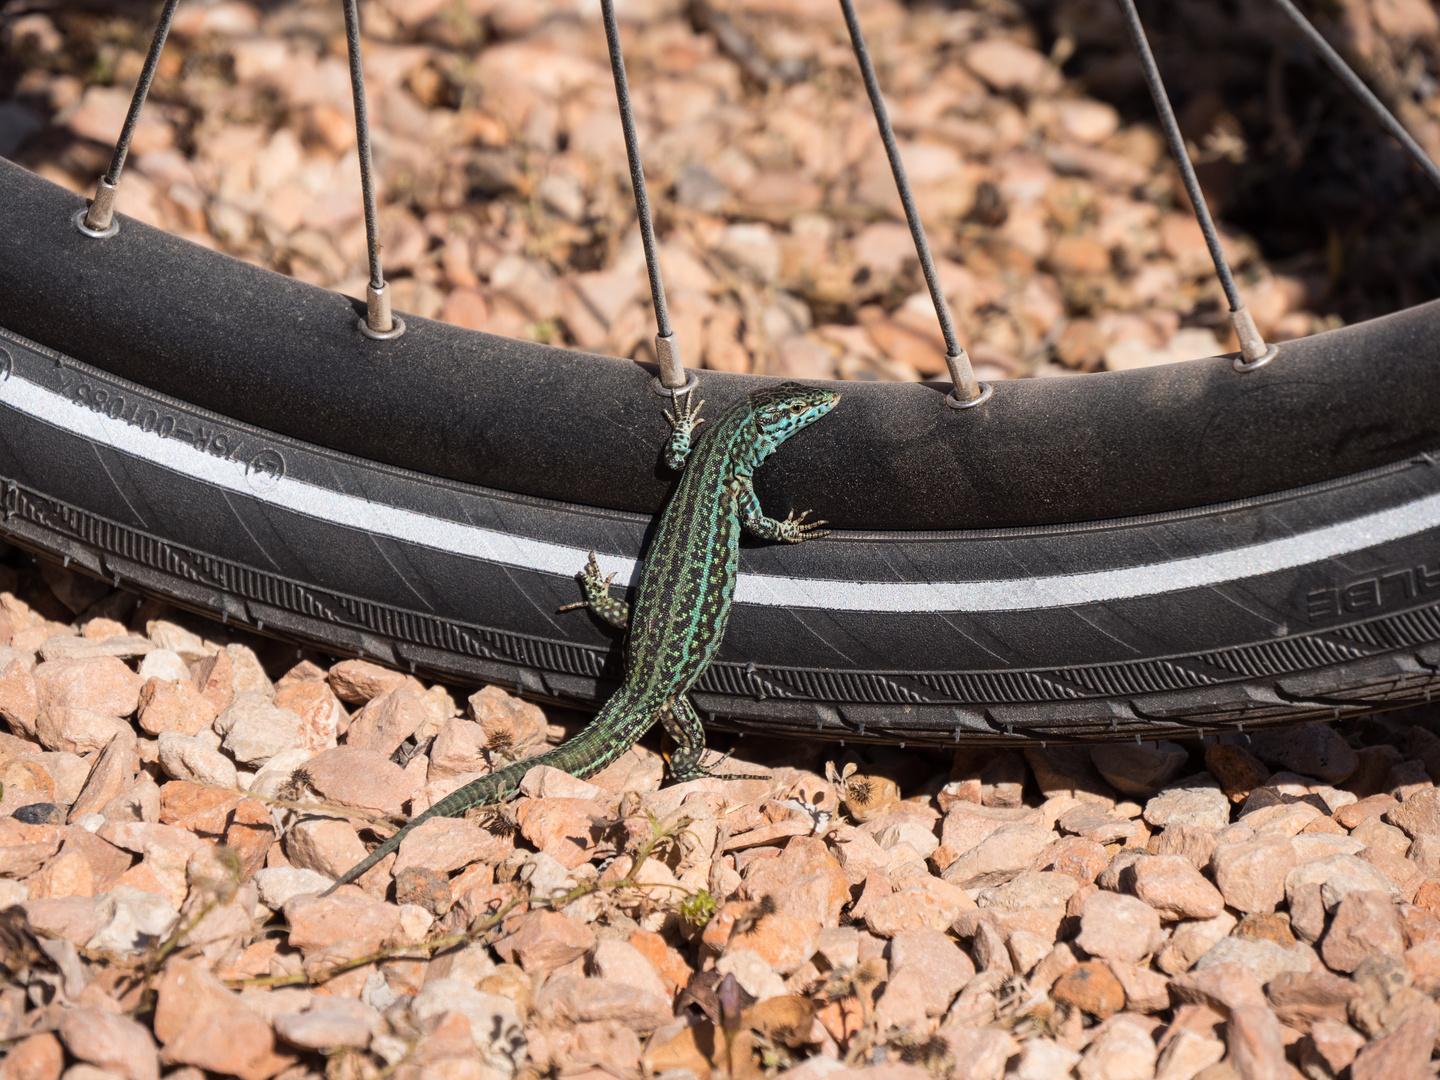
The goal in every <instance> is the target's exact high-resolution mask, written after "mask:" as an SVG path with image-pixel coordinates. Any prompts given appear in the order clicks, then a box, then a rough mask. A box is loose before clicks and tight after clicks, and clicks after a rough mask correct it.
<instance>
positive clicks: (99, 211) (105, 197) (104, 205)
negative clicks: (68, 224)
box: [75, 176, 120, 240]
mask: <svg viewBox="0 0 1440 1080" xmlns="http://www.w3.org/2000/svg"><path fill="white" fill-rule="evenodd" d="M118 190H119V185H118V184H112V183H110V181H108V180H106V179H105V178H104V177H103V176H102V177H101V178H100V179H99V180H98V181H97V182H96V184H95V198H93V199H91V200H90V207H89V209H87V210H81V211H80V212H79V213H77V214H76V215H75V228H77V229H79V230H80V231H81V232H82V233H84V234H85V235H86V236H89V237H92V238H93V239H96V240H103V239H105V238H106V237H107V236H114V235H115V234H116V233H117V232H119V230H120V223H119V222H118V221H116V220H115V193H116V192H117V191H118Z"/></svg>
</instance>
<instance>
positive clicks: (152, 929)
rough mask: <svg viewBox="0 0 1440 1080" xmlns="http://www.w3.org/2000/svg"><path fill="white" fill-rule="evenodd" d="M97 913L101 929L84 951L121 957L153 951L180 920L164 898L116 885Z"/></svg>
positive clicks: (101, 901)
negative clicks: (107, 953)
mask: <svg viewBox="0 0 1440 1080" xmlns="http://www.w3.org/2000/svg"><path fill="white" fill-rule="evenodd" d="M96 816H97V817H98V816H99V815H96ZM101 820H102V821H103V820H104V819H101ZM99 912H100V928H99V929H98V930H96V931H95V934H94V936H93V937H91V938H90V940H89V941H87V942H86V943H85V948H86V949H89V950H92V951H95V952H109V953H118V954H123V955H132V954H135V953H141V952H145V951H147V950H150V949H153V948H154V947H155V946H156V945H158V944H159V943H160V942H162V941H164V940H165V936H166V935H167V934H169V933H170V931H171V930H172V929H173V928H174V926H175V920H176V919H178V918H179V917H180V913H179V912H178V911H176V910H175V909H174V908H173V907H171V906H170V903H169V901H167V900H166V899H165V897H163V896H157V895H156V894H155V893H148V892H141V891H140V890H139V889H136V888H133V887H131V886H129V885H117V886H115V888H114V889H112V890H111V891H110V892H109V894H107V895H106V896H105V897H104V898H102V899H101V900H100V902H99Z"/></svg>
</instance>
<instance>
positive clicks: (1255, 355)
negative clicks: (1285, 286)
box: [1230, 305, 1280, 372]
mask: <svg viewBox="0 0 1440 1080" xmlns="http://www.w3.org/2000/svg"><path fill="white" fill-rule="evenodd" d="M1230 325H1231V326H1233V327H1234V328H1235V336H1236V337H1237V338H1239V339H1240V355H1239V356H1237V357H1236V358H1235V365H1234V366H1235V370H1236V371H1242V372H1243V371H1254V370H1255V369H1256V368H1262V367H1264V366H1265V365H1266V364H1268V363H1269V362H1270V361H1271V360H1274V359H1275V355H1276V354H1277V353H1278V352H1279V351H1280V350H1279V349H1278V348H1277V347H1276V346H1274V345H1266V344H1265V339H1264V338H1263V337H1261V336H1260V328H1259V327H1258V326H1256V325H1255V316H1253V315H1251V314H1250V309H1249V308H1247V307H1244V306H1243V305H1242V306H1241V307H1238V308H1235V309H1233V310H1232V311H1231V312H1230Z"/></svg>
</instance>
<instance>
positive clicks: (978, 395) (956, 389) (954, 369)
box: [945, 346, 992, 409]
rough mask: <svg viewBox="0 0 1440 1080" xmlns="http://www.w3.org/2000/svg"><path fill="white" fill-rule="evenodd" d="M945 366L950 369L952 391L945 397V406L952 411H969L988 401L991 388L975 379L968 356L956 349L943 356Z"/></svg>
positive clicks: (958, 348)
mask: <svg viewBox="0 0 1440 1080" xmlns="http://www.w3.org/2000/svg"><path fill="white" fill-rule="evenodd" d="M945 366H946V367H948V368H949V369H950V382H951V384H952V386H953V389H952V390H951V391H950V393H949V394H947V395H946V396H945V404H946V405H949V406H950V408H952V409H970V408H974V407H975V406H976V405H979V404H981V403H982V402H984V401H987V400H989V398H990V394H991V392H992V387H991V386H990V384H989V383H982V382H978V381H976V379H975V369H974V368H972V367H971V366H970V354H969V353H967V352H966V351H965V350H964V349H963V348H960V347H958V346H957V347H956V349H955V351H954V352H951V353H947V354H946V355H945Z"/></svg>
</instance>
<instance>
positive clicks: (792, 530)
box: [785, 510, 830, 544]
mask: <svg viewBox="0 0 1440 1080" xmlns="http://www.w3.org/2000/svg"><path fill="white" fill-rule="evenodd" d="M809 516H810V511H809V510H802V511H801V512H800V516H799V517H796V516H795V511H793V510H792V511H790V513H789V514H788V515H786V517H785V526H786V529H785V531H786V533H787V534H788V535H787V536H786V537H785V539H786V540H788V541H789V542H790V543H792V544H798V543H800V542H801V541H802V540H818V539H820V537H822V536H829V535H830V530H829V529H826V530H824V531H822V532H815V531H814V530H815V529H818V528H820V526H822V525H828V524H829V522H828V521H824V520H817V521H806V520H805V519H806V518H808V517H809Z"/></svg>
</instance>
